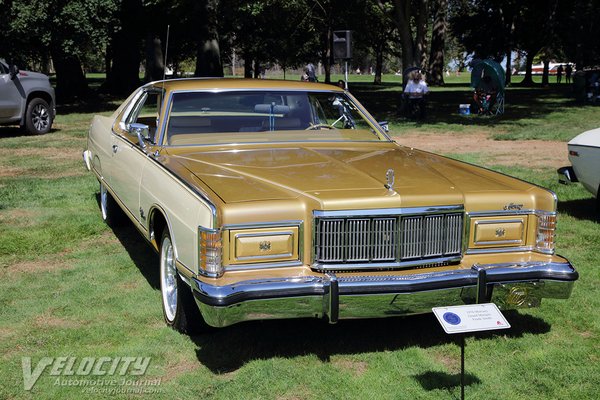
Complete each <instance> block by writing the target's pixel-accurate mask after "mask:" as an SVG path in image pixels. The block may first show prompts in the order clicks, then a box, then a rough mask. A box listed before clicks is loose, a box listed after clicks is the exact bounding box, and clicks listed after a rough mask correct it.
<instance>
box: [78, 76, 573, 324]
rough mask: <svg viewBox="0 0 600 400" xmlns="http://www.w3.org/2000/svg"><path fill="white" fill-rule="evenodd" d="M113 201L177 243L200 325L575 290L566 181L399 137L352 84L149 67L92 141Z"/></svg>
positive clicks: (165, 286)
mask: <svg viewBox="0 0 600 400" xmlns="http://www.w3.org/2000/svg"><path fill="white" fill-rule="evenodd" d="M84 160H85V163H86V165H87V167H88V168H89V169H90V170H91V171H92V172H93V173H94V174H95V175H96V177H97V178H98V180H99V182H100V203H101V210H102V216H103V218H104V219H106V220H107V221H108V222H111V221H113V222H114V220H115V219H116V218H117V217H118V212H119V211H120V210H123V211H124V212H125V214H126V215H127V216H128V217H129V218H130V219H131V220H132V221H133V223H134V224H135V226H136V227H137V229H138V230H139V231H140V232H141V233H142V234H143V236H144V237H145V238H146V239H147V240H148V241H149V242H150V244H151V245H152V246H153V247H154V248H155V249H156V250H157V251H158V252H159V254H160V257H159V258H160V283H161V291H162V305H163V312H164V317H165V321H166V323H167V324H168V325H170V326H172V327H174V328H176V329H178V330H180V331H184V332H191V331H194V330H197V329H202V328H206V327H208V326H212V327H224V326H228V325H231V324H234V323H237V322H241V321H247V320H256V319H274V318H301V317H317V318H325V319H327V320H328V321H329V322H332V323H333V322H336V321H338V320H339V319H345V318H372V317H389V316H398V315H409V314H418V313H426V312H430V311H431V308H432V307H435V306H445V305H458V304H468V303H476V302H490V301H491V302H494V303H496V304H497V305H499V306H500V307H501V308H503V309H507V308H516V307H535V306H538V305H539V304H540V301H541V299H542V298H563V299H564V298H568V297H569V296H570V293H571V290H572V286H573V282H574V281H575V280H576V279H577V277H578V274H577V272H576V271H575V269H574V268H573V267H572V266H571V264H570V263H569V261H567V260H566V259H564V258H562V257H560V256H558V255H556V254H555V251H554V241H555V228H556V202H557V199H556V196H555V195H554V194H553V193H552V192H550V191H548V190H546V189H543V188H540V187H537V186H534V185H532V184H529V183H526V182H523V181H520V180H517V179H514V178H511V177H508V176H505V175H502V174H499V173H496V172H493V171H489V170H486V169H483V168H479V167H476V166H473V165H469V164H465V163H462V162H459V161H455V160H452V159H448V158H445V157H441V156H437V155H434V154H430V153H426V152H423V151H419V150H416V149H412V148H407V147H402V146H399V145H398V144H396V143H395V142H394V141H392V140H391V139H390V138H389V137H388V136H387V135H386V133H385V131H384V130H383V129H382V128H381V126H379V124H378V123H377V121H376V120H375V119H374V118H373V117H372V116H371V115H369V114H368V112H367V111H366V110H365V109H364V108H363V107H362V106H361V105H360V104H359V103H358V101H356V99H355V98H354V97H353V96H352V95H350V94H349V93H348V92H345V91H344V90H343V89H340V88H337V87H335V86H330V85H324V84H318V83H303V82H289V81H265V80H240V79H205V80H201V79H187V80H167V81H164V82H162V81H161V82H154V83H149V84H147V85H145V86H143V87H141V88H140V89H138V90H137V91H135V92H134V93H133V94H132V95H131V96H130V97H129V98H128V99H127V100H126V101H125V102H124V104H123V105H122V106H121V107H120V108H119V109H118V110H117V111H116V112H115V113H114V114H113V115H112V116H110V117H102V116H96V117H94V119H93V121H92V125H91V128H90V132H89V139H88V148H87V149H86V150H85V151H84Z"/></svg>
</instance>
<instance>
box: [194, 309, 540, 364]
mask: <svg viewBox="0 0 600 400" xmlns="http://www.w3.org/2000/svg"><path fill="white" fill-rule="evenodd" d="M507 318H508V319H509V321H510V322H511V325H512V326H513V327H512V328H511V329H508V330H504V331H501V333H498V334H501V335H504V336H508V337H521V336H523V335H524V334H526V333H528V334H543V333H546V332H548V331H549V330H550V325H549V324H548V323H546V322H545V321H544V320H542V319H539V318H536V317H532V316H529V315H525V314H523V315H521V314H518V313H507ZM495 336H497V334H495V333H493V332H492V333H489V332H487V333H485V334H484V335H481V334H476V335H470V336H468V337H470V338H474V339H475V340H488V339H492V338H494V337H495ZM191 339H192V340H193V341H194V343H195V344H196V345H197V346H198V349H197V350H196V355H197V357H198V360H199V361H200V362H201V363H202V364H203V365H204V366H206V367H207V368H209V369H210V370H211V371H212V372H214V373H226V372H231V371H235V370H237V369H239V368H240V367H242V366H243V365H244V364H246V363H248V362H250V361H252V360H264V359H270V358H292V357H297V356H305V355H315V356H316V357H318V358H319V359H320V360H322V361H323V362H329V360H330V357H331V356H332V355H337V354H360V353H371V352H381V351H394V350H402V349H406V348H409V347H420V348H428V347H433V346H438V345H441V344H447V343H454V342H455V338H453V337H451V336H449V335H446V334H445V333H444V331H443V330H442V328H441V327H440V325H439V323H438V321H437V320H436V319H435V317H434V316H433V315H432V314H426V315H417V316H411V317H399V318H388V319H370V320H347V321H340V322H339V323H338V324H336V325H328V324H327V323H326V322H324V321H320V320H316V319H302V320H279V321H253V322H246V323H241V324H238V325H234V326H231V327H228V328H223V329H217V330H215V331H213V332H212V333H210V334H206V335H200V336H194V337H191Z"/></svg>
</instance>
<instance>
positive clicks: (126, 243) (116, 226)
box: [96, 193, 160, 290]
mask: <svg viewBox="0 0 600 400" xmlns="http://www.w3.org/2000/svg"><path fill="white" fill-rule="evenodd" d="M96 202H97V203H98V209H100V193H97V194H96ZM119 211H120V210H119ZM109 226H110V228H111V229H112V230H113V232H114V234H115V237H116V238H117V239H118V240H119V242H121V245H122V246H123V248H124V249H125V250H126V251H127V254H128V255H129V257H130V258H131V261H133V263H134V264H135V266H136V267H137V268H138V269H139V270H140V273H141V274H142V276H143V277H144V278H146V281H147V282H148V284H149V285H150V287H151V288H152V289H155V290H160V270H159V268H158V265H159V258H158V254H157V253H156V252H155V251H154V249H153V248H152V247H151V246H150V245H149V244H148V243H147V242H146V241H145V240H144V238H143V237H142V236H141V235H140V233H139V232H138V230H137V229H136V228H135V227H134V226H133V223H132V222H131V221H129V219H127V216H126V215H125V214H124V213H123V212H122V211H121V214H120V215H119V216H118V217H117V219H116V222H114V223H111V224H110V225H109Z"/></svg>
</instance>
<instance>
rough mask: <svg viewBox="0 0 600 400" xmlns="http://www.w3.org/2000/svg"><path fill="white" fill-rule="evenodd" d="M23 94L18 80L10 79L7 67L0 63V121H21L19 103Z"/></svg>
mask: <svg viewBox="0 0 600 400" xmlns="http://www.w3.org/2000/svg"><path fill="white" fill-rule="evenodd" d="M24 95H25V92H24V91H23V86H21V83H20V82H19V78H18V77H15V78H14V79H11V77H10V73H9V70H8V65H6V64H4V63H1V62H0V119H1V120H3V121H9V120H19V119H21V103H22V102H23V98H24Z"/></svg>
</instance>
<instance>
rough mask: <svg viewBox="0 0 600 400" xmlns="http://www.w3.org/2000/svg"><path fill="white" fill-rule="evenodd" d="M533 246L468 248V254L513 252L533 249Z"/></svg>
mask: <svg viewBox="0 0 600 400" xmlns="http://www.w3.org/2000/svg"><path fill="white" fill-rule="evenodd" d="M533 249H534V248H533V246H518V247H495V248H492V249H467V251H466V252H465V254H466V255H469V254H493V253H512V252H524V251H533Z"/></svg>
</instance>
